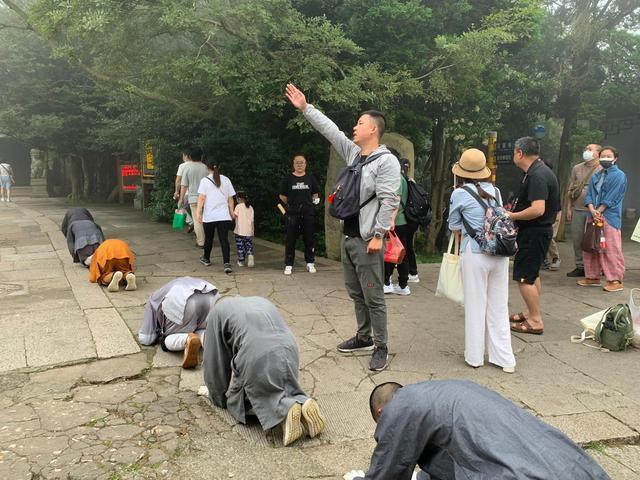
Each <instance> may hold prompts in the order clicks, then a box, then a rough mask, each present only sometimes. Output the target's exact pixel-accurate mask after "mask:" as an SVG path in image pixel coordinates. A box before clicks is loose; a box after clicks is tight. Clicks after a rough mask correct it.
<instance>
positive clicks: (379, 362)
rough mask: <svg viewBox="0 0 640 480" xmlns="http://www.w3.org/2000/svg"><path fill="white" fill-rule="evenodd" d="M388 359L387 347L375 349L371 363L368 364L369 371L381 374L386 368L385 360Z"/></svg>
mask: <svg viewBox="0 0 640 480" xmlns="http://www.w3.org/2000/svg"><path fill="white" fill-rule="evenodd" d="M388 358H389V350H387V347H386V346H385V347H383V346H380V347H376V349H375V350H374V351H373V355H371V361H370V362H369V370H373V371H374V372H381V371H382V370H384V369H385V368H387V359H388Z"/></svg>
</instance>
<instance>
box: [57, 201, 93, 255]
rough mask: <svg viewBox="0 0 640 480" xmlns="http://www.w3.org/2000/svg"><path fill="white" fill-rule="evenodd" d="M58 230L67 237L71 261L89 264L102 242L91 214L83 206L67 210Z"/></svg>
mask: <svg viewBox="0 0 640 480" xmlns="http://www.w3.org/2000/svg"><path fill="white" fill-rule="evenodd" d="M60 230H61V231H62V233H63V234H64V236H65V237H66V239H67V247H68V248H69V253H70V254H71V256H72V257H73V263H82V264H83V265H84V266H85V267H89V265H90V264H91V255H93V253H94V252H95V251H96V250H97V249H98V247H99V246H100V244H101V243H102V242H104V234H103V233H102V229H101V228H100V225H98V224H97V223H96V222H94V220H93V216H92V215H91V213H90V212H89V210H87V209H86V208H83V207H74V208H70V209H69V210H67V212H66V213H65V215H64V218H63V219H62V225H61V226H60Z"/></svg>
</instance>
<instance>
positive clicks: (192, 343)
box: [182, 333, 202, 368]
mask: <svg viewBox="0 0 640 480" xmlns="http://www.w3.org/2000/svg"><path fill="white" fill-rule="evenodd" d="M201 346H202V343H201V342H200V337H198V335H196V334H195V333H190V334H189V337H188V338H187V344H186V345H185V347H184V358H183V360H182V368H194V367H195V366H197V365H198V361H199V360H200V347H201Z"/></svg>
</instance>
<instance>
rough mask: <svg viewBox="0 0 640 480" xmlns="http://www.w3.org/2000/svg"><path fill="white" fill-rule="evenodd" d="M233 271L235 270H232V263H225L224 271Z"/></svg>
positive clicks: (227, 272) (228, 272)
mask: <svg viewBox="0 0 640 480" xmlns="http://www.w3.org/2000/svg"><path fill="white" fill-rule="evenodd" d="M231 272H233V270H231V264H230V263H225V264H224V273H226V274H227V275H228V274H230V273H231Z"/></svg>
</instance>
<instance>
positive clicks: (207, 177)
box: [204, 175, 222, 189]
mask: <svg viewBox="0 0 640 480" xmlns="http://www.w3.org/2000/svg"><path fill="white" fill-rule="evenodd" d="M204 178H206V179H207V180H209V181H210V182H211V183H213V186H214V187H216V188H218V189H219V188H220V187H221V186H222V182H220V187H219V186H218V185H216V182H214V181H213V180H212V179H211V178H210V177H209V175H207V176H206V177H204Z"/></svg>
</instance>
